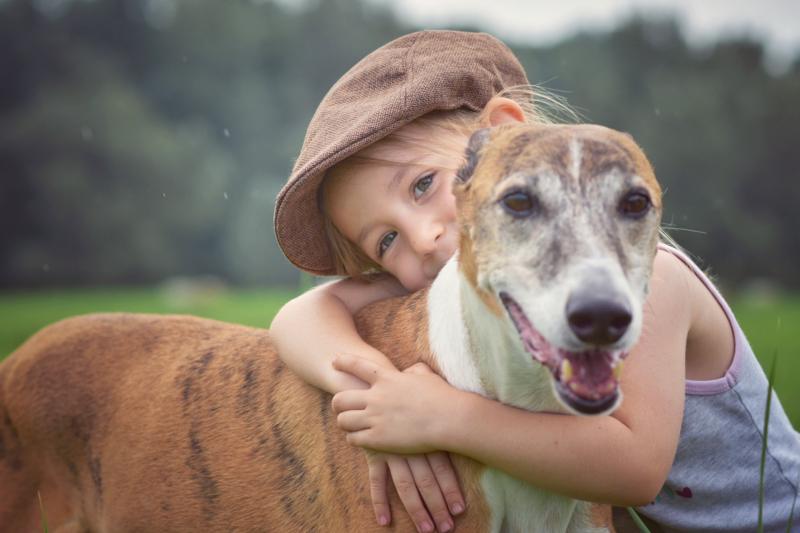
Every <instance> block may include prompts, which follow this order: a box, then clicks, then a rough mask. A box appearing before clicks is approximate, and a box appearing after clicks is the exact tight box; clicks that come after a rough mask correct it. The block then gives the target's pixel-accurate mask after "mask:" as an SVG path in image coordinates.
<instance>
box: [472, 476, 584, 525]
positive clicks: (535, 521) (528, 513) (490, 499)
mask: <svg viewBox="0 0 800 533" xmlns="http://www.w3.org/2000/svg"><path fill="white" fill-rule="evenodd" d="M481 486H482V488H483V491H484V494H485V496H486V501H487V503H488V504H489V508H490V509H491V515H492V527H491V531H492V533H522V532H530V533H536V532H542V533H545V532H547V533H552V532H556V531H572V530H575V529H574V528H573V527H572V525H573V521H574V518H576V517H575V516H574V515H575V511H576V506H577V505H578V502H577V501H575V500H572V499H570V498H566V497H563V496H559V495H557V494H554V493H552V492H546V491H543V490H541V489H538V488H536V487H534V486H532V485H530V484H528V483H524V482H522V481H520V480H518V479H516V478H513V477H511V476H509V475H508V474H506V473H504V472H501V471H499V470H495V469H492V468H489V469H486V471H485V472H484V474H483V477H482V478H481ZM577 531H580V529H577Z"/></svg>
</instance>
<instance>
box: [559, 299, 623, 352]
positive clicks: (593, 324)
mask: <svg viewBox="0 0 800 533" xmlns="http://www.w3.org/2000/svg"><path fill="white" fill-rule="evenodd" d="M566 312H567V322H568V323H569V327H570V329H571V330H572V331H573V333H575V335H576V336H577V337H578V338H579V339H580V340H582V341H583V342H586V343H589V344H594V345H599V346H603V345H608V344H612V343H614V342H617V341H618V340H619V339H620V338H622V336H623V335H625V332H626V331H628V326H629V325H630V323H631V319H632V316H631V313H630V311H629V310H628V307H627V306H625V305H622V304H620V303H618V302H616V301H615V300H610V299H606V298H598V297H586V296H572V297H570V299H569V301H568V302H567V309H566Z"/></svg>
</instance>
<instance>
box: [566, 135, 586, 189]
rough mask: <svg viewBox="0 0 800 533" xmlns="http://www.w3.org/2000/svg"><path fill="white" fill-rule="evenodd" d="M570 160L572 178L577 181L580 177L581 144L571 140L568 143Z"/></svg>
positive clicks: (576, 140)
mask: <svg viewBox="0 0 800 533" xmlns="http://www.w3.org/2000/svg"><path fill="white" fill-rule="evenodd" d="M569 152H570V156H571V157H570V159H571V160H572V161H571V162H572V165H571V169H572V177H573V178H575V180H576V181H577V180H579V179H580V177H581V153H582V152H583V143H582V142H581V141H580V140H578V139H575V138H573V139H572V140H571V141H570V143H569Z"/></svg>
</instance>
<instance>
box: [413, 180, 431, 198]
mask: <svg viewBox="0 0 800 533" xmlns="http://www.w3.org/2000/svg"><path fill="white" fill-rule="evenodd" d="M432 184H433V174H426V175H424V176H422V177H421V178H420V179H418V180H417V181H416V182H415V183H414V198H419V197H421V196H422V195H423V194H425V191H427V190H428V189H430V187H431V185H432Z"/></svg>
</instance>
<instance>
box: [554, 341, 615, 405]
mask: <svg viewBox="0 0 800 533" xmlns="http://www.w3.org/2000/svg"><path fill="white" fill-rule="evenodd" d="M563 355H564V357H565V358H566V359H567V360H568V361H569V363H570V365H571V367H572V376H571V377H570V378H569V379H568V380H567V382H566V383H564V384H565V385H566V386H567V387H569V389H570V390H571V391H572V392H573V393H575V394H576V395H578V396H580V397H582V398H586V399H589V400H597V399H599V398H603V397H605V396H608V395H609V394H611V393H612V392H614V389H615V388H616V387H617V378H616V376H614V371H613V366H612V355H611V353H610V352H606V351H601V350H592V351H586V352H565V353H564V354H563Z"/></svg>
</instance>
